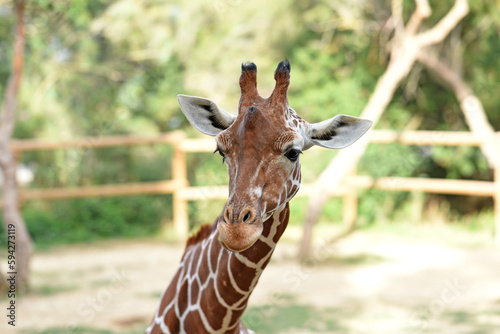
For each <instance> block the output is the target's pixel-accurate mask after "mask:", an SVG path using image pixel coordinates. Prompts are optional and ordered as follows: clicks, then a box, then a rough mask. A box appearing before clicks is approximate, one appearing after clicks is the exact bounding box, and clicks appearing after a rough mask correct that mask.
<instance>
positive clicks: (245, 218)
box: [243, 211, 250, 222]
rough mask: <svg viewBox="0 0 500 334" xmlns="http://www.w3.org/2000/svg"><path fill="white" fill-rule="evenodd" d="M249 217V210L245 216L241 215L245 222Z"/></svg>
mask: <svg viewBox="0 0 500 334" xmlns="http://www.w3.org/2000/svg"><path fill="white" fill-rule="evenodd" d="M249 218H250V211H248V212H247V213H246V214H245V216H243V222H246V221H247V220H248V219H249Z"/></svg>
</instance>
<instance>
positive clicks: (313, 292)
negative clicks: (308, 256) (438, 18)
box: [0, 231, 500, 334]
mask: <svg viewBox="0 0 500 334" xmlns="http://www.w3.org/2000/svg"><path fill="white" fill-rule="evenodd" d="M296 232H297V231H296ZM287 233H288V231H287ZM319 234H320V235H323V236H325V239H326V235H327V234H328V233H322V232H320V233H319ZM293 235H294V232H293V231H291V232H290V237H289V238H288V240H282V241H281V242H280V244H279V245H278V249H277V250H276V253H275V255H274V256H273V259H272V262H271V264H270V265H269V266H268V268H267V269H266V271H265V272H264V274H263V276H262V278H261V280H260V282H259V284H258V286H257V288H256V290H255V291H254V293H253V295H252V298H251V299H250V305H249V308H248V309H247V311H246V313H245V316H244V320H245V323H246V324H247V326H248V327H249V328H252V329H253V330H255V331H256V333H313V332H314V333H370V334H373V333H471V334H472V333H488V334H489V333H491V334H494V333H500V249H499V248H498V247H495V246H494V245H493V244H492V242H491V241H487V240H483V239H481V240H479V241H477V242H472V241H471V240H468V241H467V242H465V243H461V242H453V241H452V242H443V241H442V240H439V237H436V236H435V235H434V233H433V232H432V231H431V232H430V233H426V234H425V233H424V234H423V235H420V234H419V233H408V234H407V235H404V236H401V235H397V234H391V233H388V232H387V231H382V232H381V231H375V232H374V231H359V232H356V233H354V234H353V235H351V236H350V237H348V238H346V239H344V240H343V241H341V242H339V243H336V244H334V245H329V244H327V243H325V242H324V241H323V239H321V237H318V238H317V239H316V242H315V247H316V251H315V254H314V257H313V259H312V260H311V261H309V262H308V263H307V264H300V263H298V262H297V261H295V260H294V256H295V252H296V249H297V247H296V243H295V242H294V241H293V239H294V238H293ZM428 235H433V236H434V237H432V238H428V237H427V236H428ZM182 250H183V246H182V245H181V244H178V245H176V244H168V243H164V242H161V241H159V240H156V239H155V240H133V241H130V240H127V241H109V242H99V243H94V244H89V245H77V246H64V247H55V248H53V249H51V250H49V251H41V252H37V253H36V255H35V256H34V258H33V265H32V268H33V274H32V289H33V291H32V292H31V293H30V294H28V295H27V296H24V297H23V298H21V299H20V300H18V301H17V302H18V305H17V306H18V308H17V312H18V313H17V319H16V321H17V322H16V324H17V326H16V330H17V331H13V330H12V328H11V327H10V326H7V324H6V320H5V317H2V318H3V319H4V320H2V323H1V324H0V332H1V333H29V334H32V333H33V334H35V333H37V334H42V333H43V334H49V333H50V334H52V333H53V334H56V333H102V334H107V333H141V331H142V330H143V329H144V328H145V326H146V325H147V323H148V322H149V320H150V319H151V317H152V314H153V312H154V310H155V307H156V304H157V302H158V298H159V296H160V294H161V292H162V291H163V289H164V288H165V287H166V285H167V283H168V282H169V280H170V278H171V277H172V275H173V273H174V271H175V269H176V267H177V264H178V261H179V258H180V256H181V254H182ZM4 262H6V261H3V259H2V265H4V264H5V263H4ZM0 302H1V303H2V305H6V299H2V300H0ZM2 309H3V310H5V308H4V307H3V306H2ZM4 312H5V311H4Z"/></svg>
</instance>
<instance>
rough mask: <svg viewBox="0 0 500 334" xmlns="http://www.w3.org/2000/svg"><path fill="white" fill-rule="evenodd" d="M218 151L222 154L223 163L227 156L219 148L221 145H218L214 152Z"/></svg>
mask: <svg viewBox="0 0 500 334" xmlns="http://www.w3.org/2000/svg"><path fill="white" fill-rule="evenodd" d="M216 152H219V154H220V156H221V157H222V163H224V162H226V157H225V156H224V153H222V151H221V150H220V149H219V146H217V148H216V149H215V151H214V153H213V154H215V153H216Z"/></svg>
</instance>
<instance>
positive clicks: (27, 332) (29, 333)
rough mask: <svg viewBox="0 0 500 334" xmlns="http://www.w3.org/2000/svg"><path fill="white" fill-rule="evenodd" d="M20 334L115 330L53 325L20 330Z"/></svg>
mask: <svg viewBox="0 0 500 334" xmlns="http://www.w3.org/2000/svg"><path fill="white" fill-rule="evenodd" d="M21 333H22V334H69V333H71V334H115V332H113V331H110V330H107V329H98V328H92V327H86V326H85V327H80V326H78V327H72V328H66V327H54V328H49V329H44V330H41V331H36V330H22V331H21Z"/></svg>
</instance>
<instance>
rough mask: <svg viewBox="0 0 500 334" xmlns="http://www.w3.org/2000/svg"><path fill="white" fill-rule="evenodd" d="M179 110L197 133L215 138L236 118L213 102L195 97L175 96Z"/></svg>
mask: <svg viewBox="0 0 500 334" xmlns="http://www.w3.org/2000/svg"><path fill="white" fill-rule="evenodd" d="M177 100H178V101H179V105H180V106H181V110H182V112H183V113H184V115H186V118H187V119H188V120H189V122H190V123H191V124H192V125H193V126H194V127H195V128H196V129H198V131H200V132H203V133H204V134H207V135H209V136H216V135H217V134H218V133H220V132H222V131H224V130H226V129H227V128H228V127H230V126H231V124H233V122H234V120H235V119H236V116H233V115H231V114H230V113H228V112H227V111H225V110H224V109H222V108H220V107H219V106H217V104H215V102H213V101H211V100H209V99H205V98H202V97H197V96H188V95H181V94H179V95H177Z"/></svg>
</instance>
